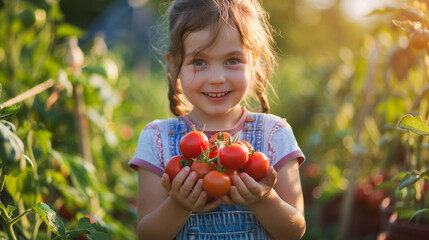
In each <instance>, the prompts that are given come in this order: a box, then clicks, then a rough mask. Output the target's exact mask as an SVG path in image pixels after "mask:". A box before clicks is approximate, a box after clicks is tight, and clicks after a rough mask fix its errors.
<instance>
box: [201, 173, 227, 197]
mask: <svg viewBox="0 0 429 240" xmlns="http://www.w3.org/2000/svg"><path fill="white" fill-rule="evenodd" d="M230 187H231V179H230V178H229V177H228V175H226V174H225V173H222V172H219V171H217V170H213V171H210V172H208V173H207V174H206V175H205V176H204V178H203V188H204V191H205V192H206V193H207V195H209V196H210V197H218V198H220V197H222V196H225V195H226V194H228V192H229V189H230Z"/></svg>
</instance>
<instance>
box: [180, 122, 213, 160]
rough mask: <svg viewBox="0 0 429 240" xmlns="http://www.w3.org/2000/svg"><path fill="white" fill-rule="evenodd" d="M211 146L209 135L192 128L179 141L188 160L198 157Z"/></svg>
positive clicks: (181, 150) (181, 149)
mask: <svg viewBox="0 0 429 240" xmlns="http://www.w3.org/2000/svg"><path fill="white" fill-rule="evenodd" d="M208 148H209V140H208V138H207V136H206V135H205V134H204V133H203V132H200V131H196V130H195V129H192V131H191V132H188V133H187V134H185V136H183V138H182V139H181V140H180V142H179V149H180V152H181V153H182V155H183V157H184V158H186V159H187V160H192V159H195V158H198V157H199V156H200V155H201V153H202V152H203V151H204V150H206V149H208Z"/></svg>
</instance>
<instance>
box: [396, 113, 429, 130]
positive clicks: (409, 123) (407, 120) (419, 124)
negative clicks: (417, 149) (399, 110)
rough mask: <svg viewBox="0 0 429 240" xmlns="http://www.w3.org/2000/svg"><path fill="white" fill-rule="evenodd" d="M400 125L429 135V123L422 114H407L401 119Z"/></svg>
mask: <svg viewBox="0 0 429 240" xmlns="http://www.w3.org/2000/svg"><path fill="white" fill-rule="evenodd" d="M398 127H399V128H402V129H407V130H410V131H412V132H415V133H417V134H419V135H429V125H428V123H427V122H426V121H424V120H423V119H422V118H421V117H420V116H418V117H413V116H412V115H410V114H407V115H405V116H403V117H402V118H401V119H400V120H399V122H398Z"/></svg>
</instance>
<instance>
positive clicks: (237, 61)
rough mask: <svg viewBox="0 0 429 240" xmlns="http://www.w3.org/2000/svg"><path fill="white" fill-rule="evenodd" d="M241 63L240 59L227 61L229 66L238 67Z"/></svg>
mask: <svg viewBox="0 0 429 240" xmlns="http://www.w3.org/2000/svg"><path fill="white" fill-rule="evenodd" d="M239 63H240V61H239V60H238V59H236V58H231V59H228V60H227V61H226V64H227V65H236V64H239Z"/></svg>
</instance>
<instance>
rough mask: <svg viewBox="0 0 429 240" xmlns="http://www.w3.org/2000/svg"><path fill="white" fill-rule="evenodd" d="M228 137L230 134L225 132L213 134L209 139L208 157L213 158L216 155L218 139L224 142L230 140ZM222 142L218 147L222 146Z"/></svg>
mask: <svg viewBox="0 0 429 240" xmlns="http://www.w3.org/2000/svg"><path fill="white" fill-rule="evenodd" d="M230 139H231V135H230V134H229V133H227V132H217V133H215V134H213V135H212V136H211V138H210V140H209V148H210V153H209V158H215V157H216V156H217V155H218V153H219V151H218V150H219V147H218V146H217V145H218V144H219V141H220V142H222V141H223V143H224V144H226V143H228V142H229V141H230ZM224 144H222V145H221V146H220V147H221V148H222V147H223V145H224Z"/></svg>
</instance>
